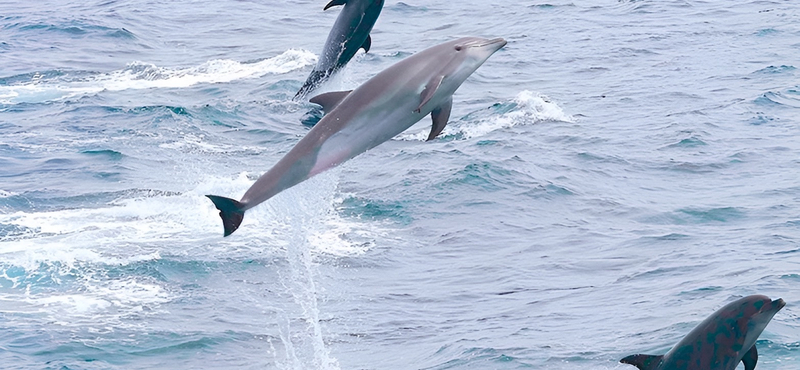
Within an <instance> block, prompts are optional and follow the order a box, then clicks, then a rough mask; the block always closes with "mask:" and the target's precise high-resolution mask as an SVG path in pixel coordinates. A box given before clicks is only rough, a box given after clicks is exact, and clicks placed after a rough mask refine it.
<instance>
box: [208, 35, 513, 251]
mask: <svg viewBox="0 0 800 370" xmlns="http://www.w3.org/2000/svg"><path fill="white" fill-rule="evenodd" d="M505 44H506V41H505V40H503V39H501V38H497V39H492V40H489V39H484V38H479V37H464V38H460V39H458V40H453V41H449V42H445V43H443V44H440V45H436V46H433V47H430V48H428V49H425V50H423V51H421V52H418V53H416V54H414V55H412V56H410V57H408V58H406V59H403V60H401V61H400V62H398V63H396V64H394V65H393V66H391V67H389V68H387V69H385V70H383V71H382V72H380V73H378V74H377V75H375V77H372V78H370V79H369V80H367V81H366V82H364V84H362V85H361V86H359V87H358V88H357V89H355V90H353V91H352V92H334V93H327V94H323V95H320V96H318V97H315V98H313V99H312V101H313V102H318V103H319V104H320V105H322V106H323V110H325V112H327V114H326V115H325V116H324V117H322V119H321V120H320V121H319V122H318V123H317V124H316V125H315V126H314V127H313V128H312V129H311V130H310V131H308V133H307V134H306V136H305V137H303V138H302V139H301V140H300V141H299V142H298V143H297V144H296V145H295V146H294V148H292V149H291V150H290V151H289V153H287V154H286V155H285V156H284V157H283V158H281V160H279V161H278V163H277V164H275V166H274V167H272V169H270V170H269V171H267V173H265V174H264V175H262V176H261V177H260V178H259V179H258V180H256V182H255V184H253V186H251V187H250V189H247V192H245V194H244V196H243V197H242V199H241V200H239V201H235V200H233V199H229V198H224V197H220V196H215V195H208V197H209V198H210V199H211V201H213V202H214V205H215V206H216V207H217V208H218V209H219V214H220V217H222V224H223V226H224V227H225V236H228V235H230V234H231V233H232V232H234V231H235V230H236V229H237V228H238V227H239V225H240V224H241V222H242V218H243V217H244V212H245V211H246V210H248V209H250V208H253V207H255V206H256V205H257V204H259V203H261V202H263V201H265V200H267V199H269V198H271V197H273V196H274V195H275V194H278V193H279V192H281V191H283V190H286V189H288V188H290V187H292V186H294V185H297V184H298V183H300V182H302V181H304V180H306V179H308V178H310V177H312V176H314V175H316V174H318V173H320V172H322V171H325V170H327V169H329V168H331V167H334V166H337V165H339V164H341V163H342V162H344V161H346V160H348V159H350V158H353V157H355V156H357V155H359V154H361V153H363V152H365V151H367V150H369V149H371V148H373V147H375V146H376V145H378V144H380V143H382V142H384V141H386V140H389V139H391V138H392V137H394V136H395V135H397V134H399V133H401V132H403V131H405V130H406V129H407V128H409V127H411V126H412V125H413V124H415V123H417V122H418V121H419V120H420V119H422V118H423V117H425V116H426V115H427V114H429V113H430V114H431V118H432V119H433V127H432V129H431V133H430V135H429V136H428V139H429V140H430V139H433V138H435V137H436V135H438V134H439V133H440V132H442V129H444V126H445V125H446V124H447V120H448V119H449V118H450V107H451V105H452V102H453V93H454V92H455V91H456V89H457V88H458V87H459V86H461V83H463V82H464V80H466V79H467V77H469V75H471V74H472V72H475V70H476V69H478V67H480V66H481V64H483V62H485V61H486V59H488V58H489V57H490V56H491V55H492V54H494V52H496V51H497V50H499V49H500V48H502V47H503V46H505Z"/></svg>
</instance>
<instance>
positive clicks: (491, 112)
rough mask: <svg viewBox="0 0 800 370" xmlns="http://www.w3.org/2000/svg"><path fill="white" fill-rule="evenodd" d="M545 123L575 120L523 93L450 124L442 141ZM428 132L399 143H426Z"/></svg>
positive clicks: (543, 99)
mask: <svg viewBox="0 0 800 370" xmlns="http://www.w3.org/2000/svg"><path fill="white" fill-rule="evenodd" d="M542 121H564V122H574V121H575V118H574V117H572V116H571V115H568V114H566V113H564V110H563V109H562V108H561V107H560V106H559V105H558V104H556V103H555V102H553V101H552V100H550V98H548V97H547V96H545V95H542V94H539V93H533V92H531V91H528V90H524V91H522V92H520V93H519V94H517V96H516V97H514V99H512V100H510V101H506V102H503V103H498V104H495V105H493V106H491V107H489V108H487V109H485V110H481V111H477V112H473V113H471V114H468V115H467V116H465V117H463V118H461V119H460V120H459V121H457V122H450V124H448V126H447V127H445V129H444V131H443V132H442V134H441V135H440V136H439V137H453V138H456V139H473V138H477V137H482V136H486V135H487V134H489V133H491V132H493V131H497V130H501V129H505V128H510V127H514V126H518V125H529V124H534V123H537V122H542ZM428 131H429V129H425V130H423V131H419V132H414V133H405V134H401V135H400V136H398V139H400V140H418V141H425V140H426V139H427V137H428Z"/></svg>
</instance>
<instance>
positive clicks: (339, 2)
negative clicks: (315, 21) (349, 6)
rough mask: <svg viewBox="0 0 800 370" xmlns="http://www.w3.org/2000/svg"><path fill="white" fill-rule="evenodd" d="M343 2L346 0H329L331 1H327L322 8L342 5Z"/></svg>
mask: <svg viewBox="0 0 800 370" xmlns="http://www.w3.org/2000/svg"><path fill="white" fill-rule="evenodd" d="M345 3H347V0H331V2H329V3H328V5H325V7H324V8H323V9H322V10H323V11H325V10H328V8H330V7H332V6H337V5H344V4H345Z"/></svg>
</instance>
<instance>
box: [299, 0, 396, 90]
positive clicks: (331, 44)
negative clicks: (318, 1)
mask: <svg viewBox="0 0 800 370" xmlns="http://www.w3.org/2000/svg"><path fill="white" fill-rule="evenodd" d="M383 2H384V0H331V2H329V3H328V5H325V9H324V10H328V8H330V7H332V6H337V5H344V7H343V8H342V11H341V12H340V13H339V17H337V18H336V22H335V23H334V24H333V28H331V32H330V33H328V39H327V40H325V47H324V48H323V49H322V54H320V56H319V61H317V65H316V66H315V67H314V70H312V71H311V74H310V75H309V76H308V79H306V82H305V83H304V84H303V87H301V88H300V90H299V91H298V92H297V94H295V96H294V98H295V99H297V98H300V97H302V96H305V95H306V94H308V93H309V92H311V91H312V90H314V89H316V88H317V86H319V85H320V84H321V83H322V82H324V81H325V80H327V79H328V77H330V76H331V75H332V74H334V73H335V72H336V71H338V70H339V69H341V68H342V67H344V66H345V64H347V62H349V61H350V59H352V58H353V56H354V55H356V52H357V51H358V49H364V51H365V52H367V51H369V48H370V46H372V38H371V37H370V35H369V33H370V32H371V31H372V26H374V25H375V21H376V20H377V19H378V16H379V15H380V14H381V10H382V9H383Z"/></svg>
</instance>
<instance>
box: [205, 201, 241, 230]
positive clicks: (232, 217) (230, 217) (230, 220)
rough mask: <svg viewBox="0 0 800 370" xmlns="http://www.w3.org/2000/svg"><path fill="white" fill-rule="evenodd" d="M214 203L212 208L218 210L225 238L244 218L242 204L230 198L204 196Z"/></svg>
mask: <svg viewBox="0 0 800 370" xmlns="http://www.w3.org/2000/svg"><path fill="white" fill-rule="evenodd" d="M206 196H207V197H208V199H211V201H212V202H214V206H216V207H217V209H218V210H219V217H222V226H223V227H224V228H225V236H228V235H231V234H233V232H234V231H236V229H238V228H239V225H241V223H242V219H243V218H244V209H242V208H244V204H242V203H239V202H238V201H235V200H233V199H230V198H225V197H220V196H216V195H206Z"/></svg>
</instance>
